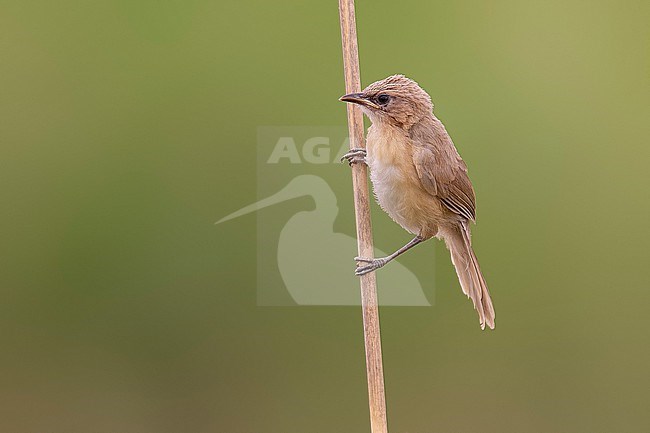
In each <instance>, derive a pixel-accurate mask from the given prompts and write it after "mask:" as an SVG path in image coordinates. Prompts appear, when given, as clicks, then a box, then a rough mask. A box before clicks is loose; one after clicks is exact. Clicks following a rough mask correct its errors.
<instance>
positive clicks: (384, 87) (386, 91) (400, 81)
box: [340, 75, 433, 129]
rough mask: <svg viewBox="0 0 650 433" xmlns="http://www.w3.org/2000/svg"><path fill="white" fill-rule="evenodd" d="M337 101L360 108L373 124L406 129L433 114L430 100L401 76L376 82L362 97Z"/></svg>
mask: <svg viewBox="0 0 650 433" xmlns="http://www.w3.org/2000/svg"><path fill="white" fill-rule="evenodd" d="M340 100H341V101H343V102H350V103H353V104H358V105H360V106H361V109H362V110H363V112H364V113H365V114H366V115H367V116H368V117H369V118H370V120H371V121H372V122H373V123H388V124H390V125H392V126H397V127H400V128H406V129H408V128H410V127H411V126H413V125H414V124H416V123H417V122H419V121H420V120H421V119H423V118H424V117H426V116H430V115H431V114H432V112H433V103H432V102H431V97H429V95H428V94H427V92H425V91H424V90H423V89H422V88H421V87H420V86H419V85H418V83H416V82H415V81H413V80H411V79H409V78H406V77H405V76H404V75H392V76H390V77H388V78H384V79H383V80H380V81H376V82H374V83H372V84H371V85H369V86H368V87H366V88H365V89H363V91H362V92H361V93H350V94H348V95H345V96H342V97H341V98H340Z"/></svg>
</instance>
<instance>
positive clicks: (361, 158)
mask: <svg viewBox="0 0 650 433" xmlns="http://www.w3.org/2000/svg"><path fill="white" fill-rule="evenodd" d="M344 160H347V161H348V164H349V165H350V166H352V164H356V163H358V162H362V163H364V164H365V163H366V149H364V148H362V147H357V148H354V149H350V151H349V152H348V153H346V154H345V155H343V156H342V157H341V162H343V161H344Z"/></svg>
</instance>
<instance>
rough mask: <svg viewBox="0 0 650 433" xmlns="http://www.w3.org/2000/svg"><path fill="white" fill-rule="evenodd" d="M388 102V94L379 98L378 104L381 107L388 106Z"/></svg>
mask: <svg viewBox="0 0 650 433" xmlns="http://www.w3.org/2000/svg"><path fill="white" fill-rule="evenodd" d="M388 101H390V96H388V95H386V94H382V95H379V96H377V102H379V103H380V104H381V105H386V104H388Z"/></svg>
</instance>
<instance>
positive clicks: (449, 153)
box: [340, 75, 494, 329]
mask: <svg viewBox="0 0 650 433" xmlns="http://www.w3.org/2000/svg"><path fill="white" fill-rule="evenodd" d="M340 100H341V101H344V102H349V103H353V104H358V105H359V106H360V107H361V109H362V110H363V112H364V113H365V114H366V115H367V116H368V117H369V118H370V120H371V122H372V126H371V127H370V128H369V129H368V134H367V148H366V149H352V150H351V151H350V152H348V153H347V154H345V156H344V157H343V158H345V159H347V160H348V162H349V163H350V164H354V163H365V164H367V165H368V167H369V168H370V180H371V181H372V185H373V190H374V193H375V197H376V199H377V202H378V203H379V205H380V206H381V208H382V209H383V210H384V211H386V213H388V215H390V217H391V218H392V219H393V220H394V221H395V222H397V223H398V224H399V225H401V226H402V227H403V228H404V229H405V230H407V231H409V232H411V233H412V234H414V235H415V237H414V238H413V240H411V241H410V242H409V243H407V244H406V245H404V246H403V247H402V248H400V249H398V250H397V251H395V252H394V253H393V254H391V255H389V256H387V257H382V258H376V259H372V258H366V257H355V260H356V261H357V262H358V263H357V269H356V272H355V273H356V274H357V275H363V274H365V273H368V272H372V271H374V270H376V269H379V268H381V267H382V266H384V265H386V263H388V262H390V261H391V260H393V259H394V258H396V257H397V256H399V255H401V254H403V253H405V252H406V251H408V250H409V249H411V248H413V247H414V246H416V245H418V244H420V243H422V242H424V241H426V240H428V239H430V238H432V237H434V236H435V237H437V238H438V239H443V240H444V241H445V244H446V245H447V248H448V249H449V251H450V252H451V260H452V262H453V264H454V267H455V268H456V273H457V275H458V279H459V280H460V285H461V287H462V289H463V292H464V293H465V295H467V296H468V297H469V298H471V299H472V302H473V303H474V308H475V309H476V310H477V312H478V316H479V321H480V324H481V329H485V325H486V324H487V326H489V327H490V328H492V329H494V307H493V306H492V300H491V299H490V293H489V292H488V288H487V284H486V283H485V279H484V278H483V274H482V273H481V269H480V268H479V264H478V260H477V259H476V255H475V254H474V251H473V250H472V244H471V239H470V228H469V224H470V221H472V222H475V221H476V212H475V209H476V206H475V196H474V189H473V188H472V183H471V182H470V180H469V177H468V176H467V166H466V165H465V163H464V162H463V160H462V158H461V157H460V155H459V154H458V151H457V150H456V147H455V146H454V143H453V142H452V141H451V138H450V137H449V134H448V133H447V130H446V129H445V127H444V125H443V124H442V123H441V122H440V120H438V118H436V116H435V115H434V114H433V103H432V102H431V97H430V96H429V95H428V94H427V92H425V91H424V90H423V89H422V88H421V87H420V86H419V85H418V84H417V83H416V82H415V81H413V80H411V79H409V78H406V77H404V76H403V75H393V76H390V77H388V78H386V79H384V80H381V81H377V82H375V83H372V84H371V85H369V86H368V87H366V88H365V89H364V90H363V91H362V92H361V93H351V94H348V95H345V96H342V97H341V98H340ZM359 262H360V263H364V264H363V265H360V264H359Z"/></svg>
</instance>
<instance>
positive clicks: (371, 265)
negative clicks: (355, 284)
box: [354, 257, 388, 276]
mask: <svg viewBox="0 0 650 433" xmlns="http://www.w3.org/2000/svg"><path fill="white" fill-rule="evenodd" d="M354 260H355V261H357V262H363V263H368V264H367V265H364V266H359V264H358V263H357V269H356V270H355V271H354V275H357V276H361V275H365V274H367V273H368V272H372V271H376V270H377V269H379V268H381V267H382V266H384V265H385V264H386V263H388V260H386V259H385V258H383V257H382V258H379V259H369V258H366V257H355V258H354Z"/></svg>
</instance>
